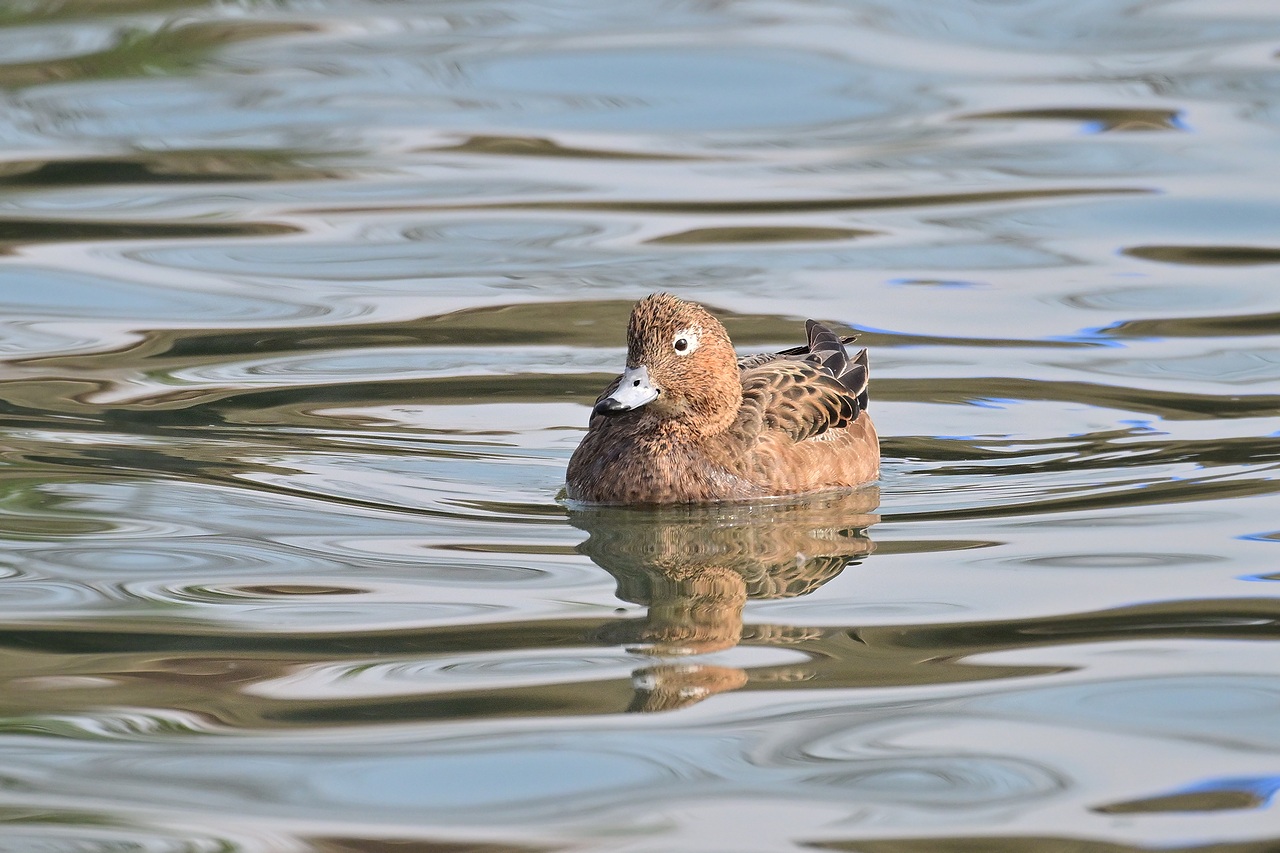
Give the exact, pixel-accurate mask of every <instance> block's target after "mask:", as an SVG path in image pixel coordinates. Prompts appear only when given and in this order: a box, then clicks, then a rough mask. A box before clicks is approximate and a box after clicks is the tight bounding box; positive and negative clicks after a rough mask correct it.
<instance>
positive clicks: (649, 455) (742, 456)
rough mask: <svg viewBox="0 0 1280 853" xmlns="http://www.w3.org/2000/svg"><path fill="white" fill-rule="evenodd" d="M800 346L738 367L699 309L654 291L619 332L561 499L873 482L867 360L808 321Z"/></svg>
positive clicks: (652, 499)
mask: <svg viewBox="0 0 1280 853" xmlns="http://www.w3.org/2000/svg"><path fill="white" fill-rule="evenodd" d="M807 331H808V338H809V342H808V344H806V345H804V346H799V347H795V348H792V349H789V350H784V351H782V352H779V353H762V354H760V355H754V356H749V357H746V358H743V359H739V358H738V357H737V354H736V353H735V352H734V350H733V344H732V343H731V342H730V341H729V335H728V333H727V332H725V330H724V326H722V325H721V324H720V321H719V320H717V319H716V318H715V317H714V316H712V315H711V313H710V312H708V311H707V310H706V309H705V308H703V307H702V306H700V305H697V304H695V303H692V302H686V301H684V300H682V299H678V298H677V297H675V296H672V295H671V294H669V293H656V294H653V295H652V296H648V297H646V298H644V299H642V300H640V302H638V303H637V304H636V306H635V308H634V309H633V310H632V312H631V320H630V322H629V323H628V325H627V370H626V372H624V373H623V374H622V376H619V377H618V378H617V379H615V380H614V381H613V383H611V384H610V385H609V387H608V388H607V389H605V392H604V393H603V394H601V395H600V397H599V399H597V401H596V407H595V409H594V411H593V413H592V417H591V422H590V427H589V429H588V430H587V435H586V437H585V438H584V439H583V440H582V444H580V445H579V446H578V449H577V451H575V452H574V454H573V458H572V459H571V460H570V461H569V471H568V477H567V479H568V495H569V497H570V498H571V499H573V500H578V501H585V502H591V503H610V504H667V503H699V502H709V501H732V500H746V499H751V498H761V497H772V496H779V495H789V494H799V493H804V492H815V491H821V490H824V489H837V488H853V487H856V486H861V485H864V484H866V483H869V482H871V481H872V480H874V479H876V477H877V476H878V475H879V470H880V443H879V439H878V438H877V436H876V430H875V426H874V425H873V424H872V423H871V418H870V415H868V414H867V412H866V408H867V378H868V369H867V352H866V350H862V351H860V352H859V353H858V355H857V357H856V358H854V359H852V360H851V359H850V358H849V356H848V353H846V352H845V349H844V346H843V343H844V342H842V341H841V339H840V338H839V337H838V336H837V335H836V334H835V333H834V332H832V331H831V330H830V329H828V328H826V327H825V326H823V325H822V324H820V323H817V322H815V321H813V320H810V321H809V322H808V323H807Z"/></svg>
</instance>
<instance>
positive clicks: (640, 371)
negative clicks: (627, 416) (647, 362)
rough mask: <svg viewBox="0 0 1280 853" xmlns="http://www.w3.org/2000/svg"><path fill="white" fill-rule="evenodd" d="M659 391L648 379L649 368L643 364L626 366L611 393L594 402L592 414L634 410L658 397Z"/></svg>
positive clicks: (613, 413) (620, 412) (618, 413)
mask: <svg viewBox="0 0 1280 853" xmlns="http://www.w3.org/2000/svg"><path fill="white" fill-rule="evenodd" d="M659 393H660V392H659V391H658V389H657V388H656V387H654V385H653V383H651V382H650V381H649V368H647V367H645V366H644V365H643V364H642V365H640V366H639V367H628V368H627V369H626V370H624V371H623V372H622V378H621V379H619V380H618V387H617V388H614V389H613V393H612V394H610V395H609V396H608V397H605V398H604V399H603V400H601V401H600V402H598V403H596V407H595V409H594V410H593V414H597V415H620V414H622V413H623V412H634V411H635V410H636V409H638V408H640V407H641V406H645V405H647V404H649V403H652V402H653V401H654V400H656V399H658V394H659Z"/></svg>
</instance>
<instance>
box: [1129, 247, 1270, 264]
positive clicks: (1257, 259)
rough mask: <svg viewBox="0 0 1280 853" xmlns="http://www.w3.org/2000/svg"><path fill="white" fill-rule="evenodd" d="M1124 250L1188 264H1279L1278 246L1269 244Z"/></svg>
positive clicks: (1154, 259) (1145, 257)
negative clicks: (1274, 246) (1273, 246)
mask: <svg viewBox="0 0 1280 853" xmlns="http://www.w3.org/2000/svg"><path fill="white" fill-rule="evenodd" d="M1124 254H1126V255H1129V256H1131V257H1134V258H1142V259H1143V260H1145V261H1159V262H1161V263H1165V264H1188V265H1191V266H1208V267H1231V266H1257V265H1259V264H1280V249H1276V248H1272V247H1270V246H1133V247H1131V248H1128V249H1125V250H1124Z"/></svg>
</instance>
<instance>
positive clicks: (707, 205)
mask: <svg viewBox="0 0 1280 853" xmlns="http://www.w3.org/2000/svg"><path fill="white" fill-rule="evenodd" d="M1153 192H1155V191H1154V190H1150V189H1145V188H1140V187H1099V188H1081V189H1071V188H1063V189H1040V190H991V191H987V192H968V193H929V194H925V195H896V196H880V197H867V196H862V197H847V198H795V199H768V200H763V199H753V200H747V201H586V200H583V201H528V202H494V203H481V204H444V205H421V206H417V205H415V206H406V207H399V206H397V207H343V208H330V209H325V210H319V211H313V212H318V213H380V212H392V211H409V210H572V211H592V210H594V211H602V212H608V213H657V214H663V213H671V214H759V213H819V212H823V211H839V210H886V209H894V208H909V207H950V206H954V205H967V204H995V203H999V202H1010V201H1040V200H1049V199H1057V198H1076V197H1081V196H1089V197H1097V196H1104V195H1148V194H1151V193H1153Z"/></svg>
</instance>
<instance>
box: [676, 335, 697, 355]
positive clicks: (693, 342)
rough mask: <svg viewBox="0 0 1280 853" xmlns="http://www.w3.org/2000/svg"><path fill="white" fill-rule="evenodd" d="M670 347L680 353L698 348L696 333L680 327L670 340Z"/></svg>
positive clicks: (687, 352)
mask: <svg viewBox="0 0 1280 853" xmlns="http://www.w3.org/2000/svg"><path fill="white" fill-rule="evenodd" d="M671 348H672V349H674V350H675V351H676V352H677V353H678V354H680V355H688V354H689V353H691V352H693V351H694V350H696V349H697V348H698V333H697V332H696V331H695V330H693V329H681V330H680V331H678V332H676V336H675V338H674V339H673V340H672V341H671Z"/></svg>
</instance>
